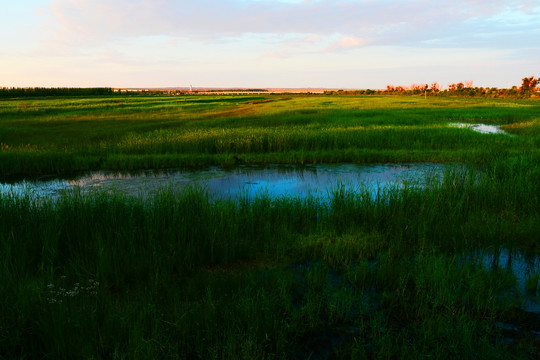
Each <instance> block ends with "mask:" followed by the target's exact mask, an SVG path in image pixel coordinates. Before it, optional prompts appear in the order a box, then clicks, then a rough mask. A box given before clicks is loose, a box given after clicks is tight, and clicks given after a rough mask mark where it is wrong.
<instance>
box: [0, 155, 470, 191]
mask: <svg viewBox="0 0 540 360" xmlns="http://www.w3.org/2000/svg"><path fill="white" fill-rule="evenodd" d="M459 167H460V166H459V165H456V164H440V163H409V164H368V165H362V164H339V165H323V164H319V165H306V166H296V165H271V166H238V167H235V168H230V169H226V168H221V167H209V168H206V169H203V170H182V169H169V170H160V171H149V170H148V171H140V172H130V173H125V172H112V171H95V172H90V173H87V174H83V175H80V176H77V177H74V178H69V179H62V178H55V177H48V178H40V179H34V180H23V181H19V182H13V183H0V192H2V193H7V192H11V193H15V194H21V193H24V192H30V193H32V194H34V195H36V196H38V197H53V198H54V197H56V196H58V195H59V194H60V193H61V192H62V191H64V190H71V189H74V188H79V189H80V190H82V191H83V192H88V191H92V190H95V189H102V190H108V191H117V192H121V193H124V194H126V195H134V196H143V197H146V196H148V195H151V194H153V193H155V192H156V191H158V190H159V189H162V188H164V187H171V188H173V189H175V190H181V189H182V188H185V187H187V186H193V185H199V186H202V187H204V188H205V189H206V190H208V192H209V194H210V195H211V196H221V197H230V198H234V197H238V196H240V195H247V196H249V197H253V196H256V195H259V194H266V193H267V194H268V195H270V196H273V197H278V196H294V197H307V196H311V195H312V196H315V197H323V198H324V197H326V198H327V197H329V195H330V194H331V192H332V190H333V189H336V187H337V186H342V187H344V188H345V190H356V189H358V188H359V187H365V188H366V189H368V190H369V191H370V192H371V193H372V194H376V193H377V191H379V190H380V189H381V188H383V187H385V186H389V185H394V186H400V187H401V186H403V185H404V184H405V183H408V184H413V185H420V186H422V185H423V184H424V183H425V181H426V179H428V178H431V177H433V176H438V177H442V176H443V175H444V173H445V172H448V171H450V170H451V169H455V168H459Z"/></svg>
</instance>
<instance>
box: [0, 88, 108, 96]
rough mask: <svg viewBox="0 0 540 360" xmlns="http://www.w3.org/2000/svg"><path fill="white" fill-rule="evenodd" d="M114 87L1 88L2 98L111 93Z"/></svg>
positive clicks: (0, 94)
mask: <svg viewBox="0 0 540 360" xmlns="http://www.w3.org/2000/svg"><path fill="white" fill-rule="evenodd" d="M111 94H113V90H112V88H67V87H63V88H44V87H34V88H0V98H15V97H40V96H89V95H111Z"/></svg>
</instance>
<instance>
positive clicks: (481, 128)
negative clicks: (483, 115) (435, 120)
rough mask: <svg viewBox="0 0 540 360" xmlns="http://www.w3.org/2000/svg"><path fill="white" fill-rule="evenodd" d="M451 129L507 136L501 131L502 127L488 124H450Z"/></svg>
mask: <svg viewBox="0 0 540 360" xmlns="http://www.w3.org/2000/svg"><path fill="white" fill-rule="evenodd" d="M448 125H449V126H451V127H457V128H466V129H471V130H474V131H476V132H479V133H482V134H507V135H508V133H507V132H505V131H503V130H502V129H501V126H500V125H486V124H467V123H451V124H448Z"/></svg>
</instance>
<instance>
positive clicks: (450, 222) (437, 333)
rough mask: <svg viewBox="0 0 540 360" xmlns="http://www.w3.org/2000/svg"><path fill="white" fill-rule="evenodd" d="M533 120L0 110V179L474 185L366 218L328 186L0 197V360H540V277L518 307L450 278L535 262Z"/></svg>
mask: <svg viewBox="0 0 540 360" xmlns="http://www.w3.org/2000/svg"><path fill="white" fill-rule="evenodd" d="M539 110H540V102H538V100H523V99H474V98H428V99H424V98H421V97H390V96H387V97H353V96H351V97H345V96H343V97H341V96H339V97H338V96H311V97H309V96H288V97H285V96H264V97H240V96H239V97H206V96H201V97H195V96H193V97H192V96H186V97H114V98H112V97H111V98H85V99H77V98H72V99H54V100H53V99H40V100H26V99H25V100H6V101H0V143H2V145H1V150H0V176H1V177H2V178H15V177H25V176H35V175H41V174H51V173H52V174H69V173H74V172H77V171H82V170H90V169H141V168H162V167H176V166H190V167H198V166H206V165H210V164H218V165H224V166H234V165H235V164H237V163H239V162H240V163H244V162H246V163H294V164H304V163H329V162H331V163H339V162H360V163H363V162H414V161H440V162H463V163H467V164H469V163H470V164H473V165H474V168H475V169H477V170H478V171H479V172H478V173H475V172H470V173H463V172H457V171H456V172H454V173H452V172H450V173H448V174H446V176H445V178H444V180H443V181H442V182H439V181H435V180H434V181H433V182H432V185H431V186H428V187H426V188H416V187H405V188H404V189H399V188H397V187H396V188H388V189H386V190H385V191H383V192H381V193H380V194H379V195H378V196H377V197H376V198H373V197H372V196H370V195H369V194H368V192H367V190H365V191H364V190H363V189H362V188H360V189H358V191H355V192H350V191H345V190H344V189H340V188H336V189H335V190H334V193H333V194H332V198H331V200H330V202H329V203H325V202H322V201H319V200H317V199H314V198H306V199H299V198H276V199H274V198H270V197H268V196H260V197H258V198H257V199H255V200H254V201H248V199H240V200H239V201H228V200H213V199H211V198H210V197H209V196H208V194H206V193H205V191H204V189H201V188H197V187H194V188H192V189H189V190H187V191H184V192H178V191H176V190H175V189H163V191H162V192H160V193H159V194H157V195H156V196H153V197H151V198H148V199H145V200H143V199H139V198H131V197H127V196H124V195H121V194H115V195H110V194H107V193H104V192H99V191H98V192H95V193H91V194H83V193H81V192H78V191H74V192H71V193H65V194H64V195H62V196H61V197H60V198H59V200H57V201H52V200H48V199H39V198H36V197H35V196H33V195H31V194H27V195H23V196H20V195H18V196H16V195H13V194H1V195H0V279H1V281H0V309H2V311H0V359H4V358H5V359H17V358H28V359H34V358H46V359H73V358H83V359H101V358H104V359H149V358H152V359H155V358H159V359H162V358H163V359H166V358H171V359H364V358H376V359H379V358H380V359H395V358H407V359H408V358H426V357H428V358H438V359H446V358H467V359H478V358H486V359H497V358H500V359H507V358H516V359H529V358H538V356H539V354H540V342H539V340H538V338H537V335H535V333H534V332H531V331H530V330H534V331H537V330H538V329H539V328H540V322H539V321H538V320H537V319H538V317H537V314H531V313H528V312H526V311H524V310H523V309H522V306H521V304H522V302H523V300H524V299H533V300H534V299H536V300H539V299H538V295H539V294H540V292H538V291H537V288H538V278H539V274H531V276H530V277H529V278H528V279H527V284H526V290H523V289H520V288H519V286H518V285H517V280H516V278H515V276H514V275H513V274H512V272H509V271H505V270H503V269H501V268H487V267H484V266H481V265H479V264H478V263H477V262H474V261H464V260H463V259H466V258H467V257H468V256H469V255H470V254H472V253H473V252H474V251H476V250H478V249H482V250H485V251H492V252H495V253H496V252H498V251H502V250H510V251H512V252H518V251H519V252H521V253H523V254H526V255H527V256H531V257H534V256H537V255H538V254H539V253H540V248H539V244H540V165H539V164H540V151H539V149H540V115H539V114H540V111H539ZM455 122H470V123H485V124H500V125H502V128H503V130H505V131H506V132H508V133H509V134H510V135H506V134H497V135H486V134H479V133H476V132H474V131H472V130H469V129H459V128H452V127H448V126H447V124H448V123H455ZM235 157H236V158H235ZM238 159H239V160H238ZM535 316H536V317H535ZM501 324H510V325H509V326H510V327H512V326H513V327H519V331H509V330H508V329H507V328H508V326H506V328H505V327H504V326H501Z"/></svg>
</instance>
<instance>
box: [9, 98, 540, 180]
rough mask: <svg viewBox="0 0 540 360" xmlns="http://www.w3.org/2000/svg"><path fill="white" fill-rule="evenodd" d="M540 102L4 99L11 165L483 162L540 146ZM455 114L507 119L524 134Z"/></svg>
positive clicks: (24, 169) (27, 171)
mask: <svg viewBox="0 0 540 360" xmlns="http://www.w3.org/2000/svg"><path fill="white" fill-rule="evenodd" d="M263 100H270V101H267V102H262V101H263ZM539 109H540V106H539V103H538V101H535V100H518V99H474V98H469V99H468V98H429V99H423V98H421V97H418V98H413V97H411V98H403V97H335V96H334V97H332V96H289V97H284V96H265V97H242V96H237V97H232V96H198V97H197V96H183V97H115V98H88V99H58V100H54V99H43V100H30V101H26V100H25V101H22V100H4V101H1V102H0V143H1V144H2V148H1V150H0V159H1V162H0V164H1V165H0V176H24V175H31V174H43V173H73V172H77V171H82V170H90V169H100V168H101V169H132V168H162V167H176V166H206V165H209V164H218V165H230V164H232V163H235V162H238V161H241V162H250V163H306V162H359V163H363V162H388V161H390V162H409V161H467V162H477V163H483V162H485V161H487V159H489V158H490V157H491V156H492V154H494V153H495V154H499V153H500V152H505V153H509V154H521V153H523V152H524V151H526V152H529V153H534V154H536V155H538V148H539V144H540V140H539V137H538V136H539V135H538V132H539V130H538V129H539V125H538V113H539ZM453 122H471V123H486V124H498V125H502V126H503V129H505V130H506V131H508V132H509V133H511V134H516V135H519V136H514V137H512V136H506V135H490V136H485V135H483V134H478V133H474V132H473V131H471V130H468V129H458V128H451V127H448V126H447V125H448V124H449V123H453ZM393 153H394V154H393ZM238 159H240V160H238Z"/></svg>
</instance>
